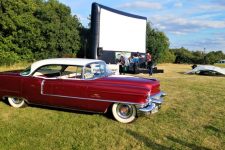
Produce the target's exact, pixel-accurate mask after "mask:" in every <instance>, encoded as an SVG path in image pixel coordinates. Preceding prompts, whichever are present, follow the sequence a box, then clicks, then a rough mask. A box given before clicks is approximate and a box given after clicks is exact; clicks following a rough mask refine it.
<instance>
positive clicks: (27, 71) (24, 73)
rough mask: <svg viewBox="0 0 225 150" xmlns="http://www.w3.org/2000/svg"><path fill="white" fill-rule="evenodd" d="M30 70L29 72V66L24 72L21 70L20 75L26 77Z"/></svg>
mask: <svg viewBox="0 0 225 150" xmlns="http://www.w3.org/2000/svg"><path fill="white" fill-rule="evenodd" d="M30 70H31V66H29V67H27V68H26V69H25V70H23V71H22V72H20V75H22V76H27V75H29V74H30Z"/></svg>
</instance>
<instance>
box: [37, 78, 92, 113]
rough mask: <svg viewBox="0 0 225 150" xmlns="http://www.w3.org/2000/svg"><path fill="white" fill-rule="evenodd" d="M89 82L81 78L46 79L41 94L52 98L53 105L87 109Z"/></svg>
mask: <svg viewBox="0 0 225 150" xmlns="http://www.w3.org/2000/svg"><path fill="white" fill-rule="evenodd" d="M87 84H88V83H87V82H86V81H84V80H79V79H54V80H49V79H46V80H44V81H43V83H42V87H41V94H42V95H43V96H46V97H49V99H51V105H54V106H57V107H66V108H72V109H79V110H86V109H87V105H88V103H87V101H86V91H87Z"/></svg>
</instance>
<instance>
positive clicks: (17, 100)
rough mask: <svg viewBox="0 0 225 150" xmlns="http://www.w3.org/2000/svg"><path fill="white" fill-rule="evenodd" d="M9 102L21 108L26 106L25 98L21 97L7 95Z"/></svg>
mask: <svg viewBox="0 0 225 150" xmlns="http://www.w3.org/2000/svg"><path fill="white" fill-rule="evenodd" d="M7 98H8V102H9V104H10V105H11V106H12V107H15V108H21V107H25V106H26V102H25V99H24V98H20V97H7Z"/></svg>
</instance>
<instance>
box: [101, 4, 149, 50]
mask: <svg viewBox="0 0 225 150" xmlns="http://www.w3.org/2000/svg"><path fill="white" fill-rule="evenodd" d="M99 47H102V48H103V50H105V51H127V52H140V53H145V51H146V19H143V18H134V17H133V16H127V15H123V14H119V13H116V12H112V11H109V10H106V9H104V8H101V9H100V28H99Z"/></svg>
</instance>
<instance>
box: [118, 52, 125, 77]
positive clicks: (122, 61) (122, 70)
mask: <svg viewBox="0 0 225 150" xmlns="http://www.w3.org/2000/svg"><path fill="white" fill-rule="evenodd" d="M119 73H120V74H125V58H124V56H122V55H121V56H120V60H119Z"/></svg>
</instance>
